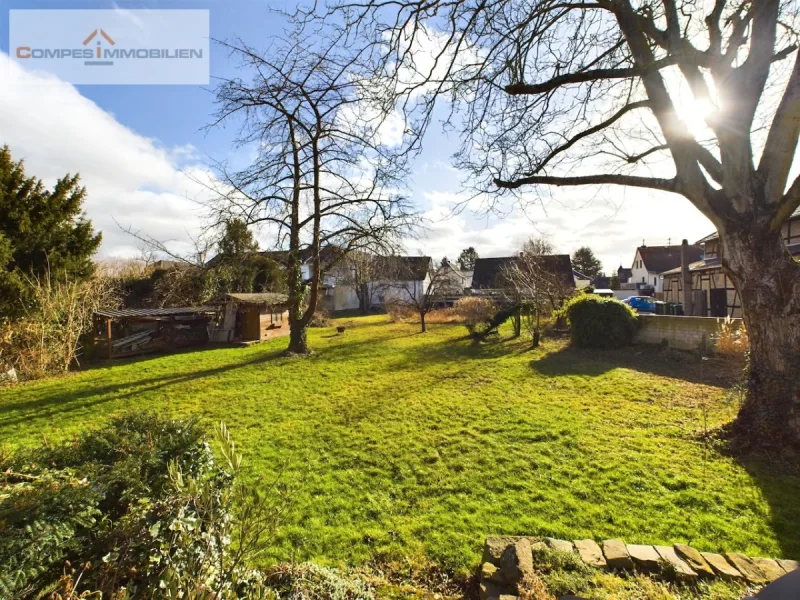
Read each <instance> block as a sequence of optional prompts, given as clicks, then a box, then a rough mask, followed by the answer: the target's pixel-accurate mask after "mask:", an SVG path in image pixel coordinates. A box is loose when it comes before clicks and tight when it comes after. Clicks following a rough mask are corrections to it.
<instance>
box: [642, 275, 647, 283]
mask: <svg viewBox="0 0 800 600" xmlns="http://www.w3.org/2000/svg"><path fill="white" fill-rule="evenodd" d="M642 283H647V282H646V281H645V280H644V275H642Z"/></svg>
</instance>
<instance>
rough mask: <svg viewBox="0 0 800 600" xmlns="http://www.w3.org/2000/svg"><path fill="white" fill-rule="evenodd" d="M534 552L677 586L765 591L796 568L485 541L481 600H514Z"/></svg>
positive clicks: (732, 558)
mask: <svg viewBox="0 0 800 600" xmlns="http://www.w3.org/2000/svg"><path fill="white" fill-rule="evenodd" d="M537 548H549V549H551V550H557V551H560V552H566V553H569V554H574V555H575V556H576V557H578V558H580V560H581V561H582V562H583V563H584V564H586V565H588V566H590V567H593V568H596V569H605V570H612V571H640V572H647V573H660V574H662V575H664V576H667V577H670V578H673V579H677V580H680V581H695V580H697V579H701V578H704V579H710V578H715V577H718V578H720V579H725V580H727V581H741V582H746V583H749V584H752V585H765V584H767V583H771V582H773V581H775V580H776V579H778V578H780V577H782V576H783V575H786V574H787V573H789V572H791V571H793V570H794V569H797V568H800V564H798V562H797V561H794V560H786V559H773V558H761V557H750V556H746V555H744V554H740V553H735V552H730V553H726V554H714V553H711V552H700V551H698V550H695V549H694V548H692V547H691V546H689V545H687V544H673V545H672V546H663V545H662V546H659V545H648V544H626V543H625V542H623V541H622V540H620V539H610V540H604V541H602V542H600V543H599V544H598V543H597V542H596V541H595V540H591V539H583V540H574V541H570V540H559V539H556V538H549V537H545V538H538V537H535V536H490V537H487V538H486V542H485V544H484V546H483V557H482V558H481V575H480V598H481V600H518V598H519V594H520V589H519V584H520V582H521V581H522V580H523V579H524V578H525V576H526V575H528V574H529V573H530V574H532V573H533V572H534V560H535V559H534V556H533V555H534V551H535V550H536V549H537Z"/></svg>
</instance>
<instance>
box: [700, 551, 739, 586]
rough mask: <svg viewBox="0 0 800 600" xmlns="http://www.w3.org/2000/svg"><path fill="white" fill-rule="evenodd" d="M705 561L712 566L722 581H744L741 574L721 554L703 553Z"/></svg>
mask: <svg viewBox="0 0 800 600" xmlns="http://www.w3.org/2000/svg"><path fill="white" fill-rule="evenodd" d="M701 554H702V555H703V558H704V559H705V561H706V562H707V563H708V564H709V565H711V568H712V569H714V573H716V574H717V575H718V576H719V577H721V578H722V579H727V580H729V581H735V580H737V581H741V580H742V579H744V577H743V576H742V574H741V573H739V571H738V570H737V569H736V567H734V566H733V565H732V564H731V563H729V562H728V561H727V560H725V557H724V556H722V555H721V554H714V553H713V552H701Z"/></svg>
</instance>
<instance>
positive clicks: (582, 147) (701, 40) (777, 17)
mask: <svg viewBox="0 0 800 600" xmlns="http://www.w3.org/2000/svg"><path fill="white" fill-rule="evenodd" d="M330 11H332V12H336V15H335V16H336V17H339V18H340V19H339V21H336V20H335V19H334V20H333V22H341V21H343V22H344V24H343V25H342V27H343V28H344V29H345V30H346V31H348V32H349V33H351V35H353V36H355V35H357V34H360V35H362V36H363V37H364V38H365V39H366V40H367V43H366V44H365V48H368V49H369V51H370V54H369V56H370V57H371V58H372V59H373V65H374V68H375V73H376V74H377V75H381V76H385V77H387V78H388V79H390V80H391V81H392V84H393V86H394V90H395V92H396V93H397V95H396V96H395V98H399V100H400V102H399V103H398V104H397V105H396V106H397V107H398V108H399V110H401V111H403V112H404V114H405V116H406V118H407V119H408V121H409V127H410V128H413V130H414V131H415V132H416V133H417V134H421V133H422V132H423V131H424V130H425V128H426V127H427V126H428V124H429V123H431V122H432V115H433V110H434V107H435V106H436V105H437V99H438V98H442V97H444V99H445V100H448V101H450V110H451V113H450V115H451V118H450V119H449V123H450V124H451V125H454V126H457V127H459V128H460V129H461V130H462V132H463V145H462V148H461V151H460V152H459V153H458V155H457V163H458V165H459V166H461V167H462V168H464V169H466V170H467V171H468V172H469V173H470V175H471V177H472V182H473V184H474V185H475V187H476V189H477V190H479V191H485V192H488V191H493V192H500V193H499V194H498V193H493V194H490V195H488V196H487V198H488V199H487V208H490V209H491V208H493V207H495V206H499V205H500V203H501V198H502V196H503V195H504V194H510V195H512V196H513V197H515V198H517V199H518V201H520V202H521V203H522V204H523V205H524V204H525V203H526V202H528V201H529V200H527V199H526V197H524V196H519V195H517V194H519V193H520V191H521V190H525V189H528V188H529V187H530V186H579V185H605V184H611V185H622V186H633V187H637V188H642V189H647V190H655V191H657V192H668V193H675V194H681V195H683V196H684V197H686V198H687V199H688V200H689V201H690V202H691V203H692V204H693V205H694V206H695V207H697V208H698V209H699V210H700V211H701V212H702V213H703V214H704V215H705V216H706V217H708V218H709V219H710V220H711V221H712V223H713V224H714V225H715V226H716V228H717V230H718V232H719V235H720V240H721V243H722V247H723V262H722V265H723V269H724V270H725V272H726V273H727V275H728V276H729V277H730V278H731V279H732V281H733V282H734V285H735V286H736V289H737V290H738V292H739V295H740V298H741V302H742V306H743V309H744V319H745V323H746V326H747V330H748V334H749V336H750V348H751V354H750V371H749V372H750V382H749V387H748V396H747V400H746V402H745V403H744V404H743V406H742V409H741V411H740V414H739V417H738V419H737V425H736V429H737V431H738V433H739V434H740V435H742V436H743V437H744V438H746V439H748V440H749V441H750V442H752V443H754V444H763V445H773V444H776V445H780V444H782V443H789V444H791V445H797V444H800V384H798V382H800V362H798V361H797V356H800V265H798V264H797V262H795V261H794V260H793V259H792V257H791V256H790V255H789V253H788V252H787V250H786V248H785V246H784V244H783V242H782V240H781V235H780V232H781V226H782V225H783V224H784V223H785V222H786V220H787V219H788V218H789V216H790V215H791V214H792V212H793V211H794V210H796V209H797V207H798V206H800V178H798V177H797V174H796V173H794V174H793V171H792V164H793V160H794V156H795V153H796V149H797V144H798V137H799V136H800V54H798V52H797V33H796V29H797V21H798V0H708V1H706V2H697V1H696V0H585V1H580V2H579V1H573V0H568V1H564V0H496V1H494V2H485V1H484V0H447V1H445V0H429V1H425V2H421V1H417V0H400V1H398V2H390V1H387V0H341V1H340V2H339V3H337V4H335V5H334V6H333V7H331V8H330ZM328 14H330V13H328ZM787 59H791V60H787ZM388 104H389V103H387V105H388ZM534 189H535V187H534ZM533 197H534V198H535V195H534V196H533Z"/></svg>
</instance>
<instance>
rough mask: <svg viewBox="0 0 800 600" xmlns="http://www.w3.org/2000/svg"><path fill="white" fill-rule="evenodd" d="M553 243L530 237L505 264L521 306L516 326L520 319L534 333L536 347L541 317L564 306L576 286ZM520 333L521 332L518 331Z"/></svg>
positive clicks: (517, 301)
mask: <svg viewBox="0 0 800 600" xmlns="http://www.w3.org/2000/svg"><path fill="white" fill-rule="evenodd" d="M559 262H560V259H559V257H558V256H557V255H554V254H553V247H552V245H551V244H550V243H549V242H548V241H547V240H544V239H541V238H539V239H532V240H528V241H527V242H526V243H525V245H524V246H523V250H522V252H520V254H519V256H518V257H517V258H516V259H515V260H514V261H513V262H512V263H511V264H510V265H509V266H508V267H506V269H505V271H504V273H503V277H504V280H505V281H506V282H507V286H508V288H509V289H510V290H511V293H512V294H513V300H514V301H515V302H516V303H517V305H518V306H519V310H518V313H517V321H516V323H515V325H516V327H517V328H520V324H519V323H520V321H524V322H525V327H526V329H527V330H528V332H529V333H530V335H531V339H532V341H533V345H534V346H538V345H539V338H540V336H541V316H542V314H545V315H548V314H551V313H552V312H553V311H555V310H557V309H558V308H561V306H562V305H563V304H564V300H566V299H567V298H569V297H570V296H571V295H572V294H573V293H574V292H575V287H574V285H573V284H572V282H571V281H570V279H569V278H568V277H567V276H565V273H564V272H563V269H560V268H559V267H560V265H559V264H558V263H559ZM518 335H519V334H518Z"/></svg>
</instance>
